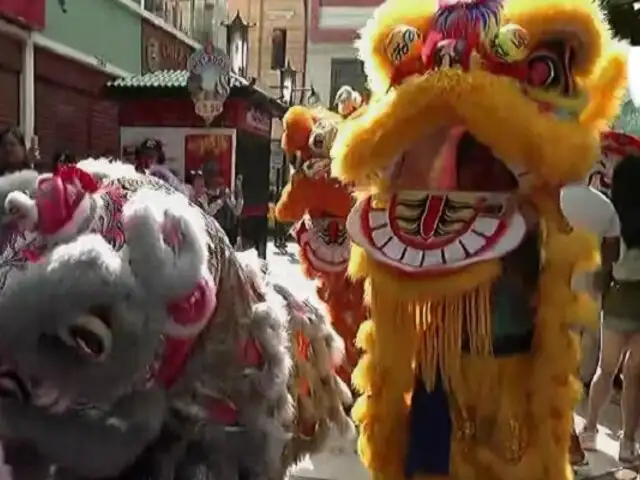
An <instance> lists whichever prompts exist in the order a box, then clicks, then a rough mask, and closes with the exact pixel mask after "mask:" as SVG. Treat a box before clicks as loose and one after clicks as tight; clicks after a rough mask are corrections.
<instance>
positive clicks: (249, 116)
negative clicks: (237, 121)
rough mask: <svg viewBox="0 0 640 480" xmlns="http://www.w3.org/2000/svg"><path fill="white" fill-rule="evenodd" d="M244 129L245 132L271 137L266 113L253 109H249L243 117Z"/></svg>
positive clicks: (269, 119)
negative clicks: (249, 131)
mask: <svg viewBox="0 0 640 480" xmlns="http://www.w3.org/2000/svg"><path fill="white" fill-rule="evenodd" d="M244 127H245V128H246V129H247V130H251V131H252V132H255V133H257V134H258V135H263V136H265V137H270V136H271V117H270V116H269V114H268V113H266V112H264V111H262V110H259V109H257V108H255V107H249V108H247V110H246V113H245V116H244Z"/></svg>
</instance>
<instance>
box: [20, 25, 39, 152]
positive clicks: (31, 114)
mask: <svg viewBox="0 0 640 480" xmlns="http://www.w3.org/2000/svg"><path fill="white" fill-rule="evenodd" d="M20 87H21V88H20V91H21V92H22V95H21V97H22V98H21V100H22V107H21V109H20V112H21V114H22V118H21V123H22V131H23V133H24V137H25V141H26V143H27V145H30V144H31V142H32V140H33V136H34V135H35V123H36V122H35V113H36V95H35V61H34V43H33V35H32V33H31V32H29V33H28V35H27V38H26V40H25V43H24V55H23V57H22V78H21V85H20Z"/></svg>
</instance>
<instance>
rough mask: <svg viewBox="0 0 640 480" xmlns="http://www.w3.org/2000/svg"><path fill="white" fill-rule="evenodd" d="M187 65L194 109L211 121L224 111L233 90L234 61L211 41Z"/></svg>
mask: <svg viewBox="0 0 640 480" xmlns="http://www.w3.org/2000/svg"><path fill="white" fill-rule="evenodd" d="M187 69H188V70H189V81H188V88H189V93H191V98H192V100H193V103H194V104H195V111H196V113H197V114H198V115H199V116H200V117H202V118H203V119H204V121H205V122H206V124H207V125H209V124H210V123H211V122H212V121H213V119H214V118H216V117H217V116H218V115H220V114H221V113H222V110H223V108H224V102H225V100H226V99H227V97H228V96H229V92H230V91H231V61H230V60H229V56H228V55H227V54H226V53H225V52H224V51H223V50H221V49H219V48H217V47H214V46H213V45H212V44H211V42H208V43H207V44H206V45H205V46H204V48H201V49H200V50H197V51H196V52H195V53H194V54H193V55H191V57H190V58H189V61H188V62H187Z"/></svg>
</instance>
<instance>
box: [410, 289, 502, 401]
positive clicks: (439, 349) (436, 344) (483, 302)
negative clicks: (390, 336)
mask: <svg viewBox="0 0 640 480" xmlns="http://www.w3.org/2000/svg"><path fill="white" fill-rule="evenodd" d="M491 284H492V282H491V281H487V282H485V283H484V284H482V285H479V286H478V287H477V288H476V289H475V290H471V291H469V292H463V293H461V294H459V295H456V296H445V297H442V298H438V299H435V300H433V301H431V302H430V303H428V304H427V305H423V306H420V305H418V306H413V310H414V312H415V315H416V319H417V325H418V337H419V338H420V341H421V345H420V347H419V350H418V355H419V361H420V371H421V374H422V379H423V381H424V383H425V387H426V388H427V390H433V387H434V386H435V382H436V378H437V374H438V369H439V371H440V374H441V376H442V380H443V383H444V386H445V388H446V389H451V388H452V387H453V386H454V385H457V384H459V380H460V379H459V377H460V359H461V353H462V351H461V349H462V334H463V331H466V333H467V335H468V338H469V349H470V353H471V354H472V355H482V356H489V355H491V352H492V345H491V343H492V342H491Z"/></svg>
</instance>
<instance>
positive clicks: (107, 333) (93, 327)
mask: <svg viewBox="0 0 640 480" xmlns="http://www.w3.org/2000/svg"><path fill="white" fill-rule="evenodd" d="M59 336H60V339H61V340H62V341H63V342H64V343H65V344H67V345H68V346H70V347H72V348H74V349H75V350H76V351H77V352H78V353H79V354H80V355H82V356H84V357H87V358H89V359H91V360H94V361H102V360H104V359H105V358H106V357H107V356H108V355H109V353H111V343H112V335H111V330H110V329H109V327H108V325H107V323H106V322H105V321H103V319H102V318H101V316H98V315H94V314H93V313H89V314H85V315H82V316H80V317H78V319H77V320H76V321H75V322H74V323H72V324H71V325H68V326H67V327H66V328H64V329H63V330H61V331H60V332H59Z"/></svg>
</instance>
